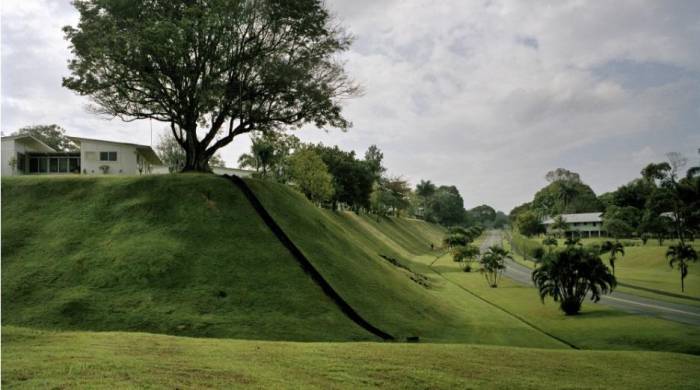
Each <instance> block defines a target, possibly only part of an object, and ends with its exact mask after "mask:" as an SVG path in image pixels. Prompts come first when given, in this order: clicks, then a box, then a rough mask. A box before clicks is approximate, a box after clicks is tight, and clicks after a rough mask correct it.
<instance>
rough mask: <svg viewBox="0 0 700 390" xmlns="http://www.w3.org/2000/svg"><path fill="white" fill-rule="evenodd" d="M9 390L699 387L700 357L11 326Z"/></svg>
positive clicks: (5, 378) (6, 337)
mask: <svg viewBox="0 0 700 390" xmlns="http://www.w3.org/2000/svg"><path fill="white" fill-rule="evenodd" d="M2 356H3V372H2V374H3V375H2V384H3V386H7V387H8V388H27V389H33V388H91V389H99V388H109V389H114V388H154V389H161V388H163V389H173V388H181V389H182V388H237V387H241V386H249V387H254V388H276V389H277V388H294V389H298V388H305V389H306V388H323V389H327V388H336V389H337V388H352V389H357V388H375V387H380V388H395V389H406V388H431V389H440V388H444V389H456V388H459V389H477V388H478V389H542V388H556V389H608V388H611V387H614V388H620V389H694V388H698V387H699V386H700V377H698V375H697V374H696V371H697V370H696V368H697V367H698V366H700V357H697V356H691V355H683V354H675V353H660V352H639V351H634V352H619V351H573V350H552V349H549V350H547V349H531V348H507V347H495V346H476V345H457V344H397V343H289V342H265V341H243V340H222V339H192V338H187V337H172V336H162V335H152V334H143V333H94V332H40V331H35V330H29V329H23V328H14V327H5V328H3V343H2Z"/></svg>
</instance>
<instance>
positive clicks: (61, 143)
mask: <svg viewBox="0 0 700 390" xmlns="http://www.w3.org/2000/svg"><path fill="white" fill-rule="evenodd" d="M15 134H17V135H31V136H32V137H34V138H37V139H38V140H40V141H41V142H43V143H45V144H46V145H48V146H50V147H52V148H54V149H56V150H57V151H64V152H65V151H74V150H78V147H77V146H75V144H74V143H73V141H71V140H70V139H68V137H66V130H65V129H64V128H62V127H61V126H59V125H36V126H26V127H22V128H21V129H19V130H17V132H16V133H15Z"/></svg>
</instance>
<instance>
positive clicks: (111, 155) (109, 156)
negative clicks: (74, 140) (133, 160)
mask: <svg viewBox="0 0 700 390" xmlns="http://www.w3.org/2000/svg"><path fill="white" fill-rule="evenodd" d="M100 161H117V152H100Z"/></svg>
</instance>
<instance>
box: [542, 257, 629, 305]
mask: <svg viewBox="0 0 700 390" xmlns="http://www.w3.org/2000/svg"><path fill="white" fill-rule="evenodd" d="M532 281H533V282H534V283H535V286H536V287H537V289H538V290H539V294H540V298H541V299H542V302H544V299H545V297H547V296H551V297H552V298H553V299H554V301H555V302H559V303H560V306H559V307H560V308H561V310H562V311H563V312H564V313H566V315H573V314H577V313H578V312H579V311H580V310H581V304H582V303H583V301H584V300H585V299H586V297H587V296H588V295H589V294H590V296H591V300H592V301H594V302H598V301H599V300H600V296H601V295H602V294H607V293H608V292H610V291H612V290H613V289H614V288H615V286H616V285H617V281H616V280H615V276H613V274H611V273H610V271H609V270H608V268H607V267H606V266H605V264H603V261H602V260H601V259H600V257H598V255H597V253H596V252H593V251H591V250H589V249H585V248H581V247H579V246H568V247H567V248H566V249H564V250H562V251H557V252H551V253H550V254H548V255H547V256H546V257H545V260H544V261H543V262H542V265H540V266H539V267H538V268H537V269H535V270H534V271H533V272H532Z"/></svg>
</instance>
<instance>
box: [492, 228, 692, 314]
mask: <svg viewBox="0 0 700 390" xmlns="http://www.w3.org/2000/svg"><path fill="white" fill-rule="evenodd" d="M496 244H498V245H500V244H501V233H500V232H498V231H491V232H488V233H487V236H486V239H485V240H484V242H483V243H482V244H481V249H482V250H484V249H486V248H487V247H489V246H491V245H496ZM531 273H532V270H531V269H529V268H527V267H525V266H524V265H521V264H518V263H516V262H515V261H513V260H506V270H505V272H504V276H506V277H507V278H509V279H512V280H514V281H515V282H517V283H521V284H524V285H527V286H534V285H533V283H532V279H531V278H530V275H531ZM587 303H593V302H591V301H588V302H587ZM598 303H602V304H604V305H607V306H610V307H614V308H615V309H618V310H622V311H625V312H628V313H635V314H640V315H646V316H652V317H660V318H664V319H667V320H671V321H676V322H682V323H685V324H692V325H698V326H700V307H698V306H691V305H683V304H678V303H670V302H665V301H658V300H655V299H649V298H643V297H639V296H637V295H632V294H627V293H622V292H617V291H615V292H613V293H612V294H609V295H604V296H602V297H601V298H600V301H599V302H598Z"/></svg>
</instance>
